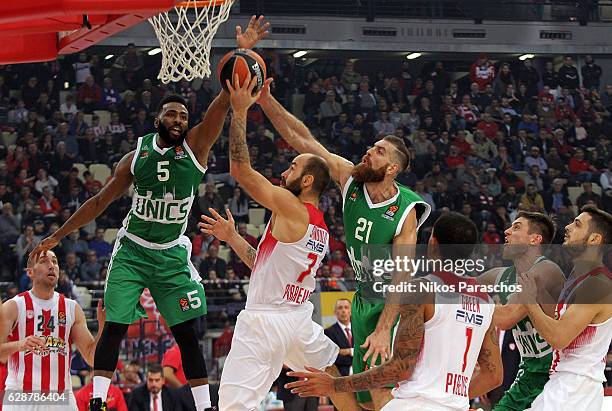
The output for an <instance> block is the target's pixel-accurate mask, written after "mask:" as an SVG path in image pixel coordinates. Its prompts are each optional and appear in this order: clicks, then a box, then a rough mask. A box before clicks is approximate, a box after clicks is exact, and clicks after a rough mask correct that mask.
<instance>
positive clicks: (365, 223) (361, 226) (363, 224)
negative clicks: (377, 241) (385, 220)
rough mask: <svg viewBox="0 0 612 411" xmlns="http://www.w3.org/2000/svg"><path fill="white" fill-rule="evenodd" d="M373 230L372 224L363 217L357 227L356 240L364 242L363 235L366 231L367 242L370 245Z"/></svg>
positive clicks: (358, 221)
mask: <svg viewBox="0 0 612 411" xmlns="http://www.w3.org/2000/svg"><path fill="white" fill-rule="evenodd" d="M366 227H367V231H366ZM371 229H372V222H371V221H368V220H366V219H365V218H363V217H360V218H359V219H358V220H357V227H356V228H355V238H356V239H357V240H359V241H363V235H362V234H361V233H363V232H364V231H366V235H365V242H366V243H369V242H370V230H371Z"/></svg>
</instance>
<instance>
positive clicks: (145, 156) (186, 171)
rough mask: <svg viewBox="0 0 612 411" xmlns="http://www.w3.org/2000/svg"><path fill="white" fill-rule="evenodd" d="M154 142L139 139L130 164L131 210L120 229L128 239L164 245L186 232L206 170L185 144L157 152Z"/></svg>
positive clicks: (152, 136)
mask: <svg viewBox="0 0 612 411" xmlns="http://www.w3.org/2000/svg"><path fill="white" fill-rule="evenodd" d="M156 138H157V134H147V135H146V136H143V137H140V138H139V139H138V146H137V147H136V152H135V154H134V158H133V160H132V164H131V172H132V174H133V175H134V196H133V198H132V208H131V209H130V211H129V213H128V215H127V217H126V218H125V220H124V221H123V228H124V229H125V230H126V231H127V233H128V234H127V235H128V236H129V237H132V238H133V236H136V237H138V239H140V240H144V242H145V243H151V244H157V245H159V244H161V245H167V244H168V243H172V242H174V241H176V240H178V238H179V237H180V236H181V235H182V234H183V233H184V232H185V228H186V227H187V220H188V217H189V212H190V211H191V205H192V203H193V200H194V198H195V195H196V194H197V192H198V186H199V185H200V182H201V181H202V177H203V176H204V173H205V172H206V168H205V167H203V166H202V165H201V164H200V163H199V162H198V160H197V158H196V157H195V155H194V154H193V152H192V151H191V149H190V148H189V146H188V145H187V141H184V142H183V144H182V145H180V146H174V147H167V148H160V147H158V146H157V142H156ZM130 235H131V236H130ZM139 243H142V241H139ZM141 245H146V244H141Z"/></svg>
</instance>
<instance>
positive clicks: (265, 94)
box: [257, 77, 274, 104]
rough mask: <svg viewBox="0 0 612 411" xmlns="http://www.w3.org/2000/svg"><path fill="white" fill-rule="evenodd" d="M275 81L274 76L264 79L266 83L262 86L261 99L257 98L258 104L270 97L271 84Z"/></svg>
mask: <svg viewBox="0 0 612 411" xmlns="http://www.w3.org/2000/svg"><path fill="white" fill-rule="evenodd" d="M273 81H274V79H273V78H272V77H270V78H268V79H266V81H264V84H263V86H262V87H261V94H260V96H259V99H257V103H258V104H261V103H263V102H265V101H266V100H267V99H268V98H269V97H270V85H271V84H272V82H273Z"/></svg>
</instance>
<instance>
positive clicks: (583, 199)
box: [576, 181, 603, 210]
mask: <svg viewBox="0 0 612 411" xmlns="http://www.w3.org/2000/svg"><path fill="white" fill-rule="evenodd" d="M582 189H583V190H584V191H583V192H582V193H580V195H579V196H578V198H577V199H576V205H577V206H578V210H581V209H582V207H583V206H585V205H586V204H587V203H588V202H593V203H594V204H595V205H596V206H597V207H598V208H603V202H602V199H601V196H600V195H599V194H596V193H594V192H593V184H592V183H591V182H590V181H588V182H584V183H582Z"/></svg>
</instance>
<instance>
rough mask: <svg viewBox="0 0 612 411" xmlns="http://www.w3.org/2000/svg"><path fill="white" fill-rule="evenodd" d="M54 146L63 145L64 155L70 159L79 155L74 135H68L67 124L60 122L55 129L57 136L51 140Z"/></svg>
mask: <svg viewBox="0 0 612 411" xmlns="http://www.w3.org/2000/svg"><path fill="white" fill-rule="evenodd" d="M53 142H54V144H56V145H57V144H59V143H64V144H65V149H66V154H67V156H68V157H70V158H71V159H75V158H76V157H77V156H78V155H79V145H78V142H77V139H76V136H75V135H74V134H70V133H69V128H68V123H66V122H62V123H60V125H59V126H58V128H57V134H56V135H55V138H54V139H53Z"/></svg>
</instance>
